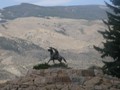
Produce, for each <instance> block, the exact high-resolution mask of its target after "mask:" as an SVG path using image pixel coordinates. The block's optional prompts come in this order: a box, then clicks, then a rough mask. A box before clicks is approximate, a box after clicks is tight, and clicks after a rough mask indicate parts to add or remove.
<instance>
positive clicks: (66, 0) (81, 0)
mask: <svg viewBox="0 0 120 90" xmlns="http://www.w3.org/2000/svg"><path fill="white" fill-rule="evenodd" d="M104 1H107V2H108V1H110V0H0V8H3V7H7V6H12V5H16V4H20V3H23V2H26V3H32V4H37V5H40V6H66V5H67V6H68V5H88V4H98V5H104Z"/></svg>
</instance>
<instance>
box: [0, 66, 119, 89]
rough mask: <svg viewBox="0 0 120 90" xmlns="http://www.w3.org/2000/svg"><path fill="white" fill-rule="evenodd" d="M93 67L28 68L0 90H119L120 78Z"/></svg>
mask: <svg viewBox="0 0 120 90" xmlns="http://www.w3.org/2000/svg"><path fill="white" fill-rule="evenodd" d="M95 72H96V71H95V70H93V69H89V70H75V69H61V68H51V69H44V70H30V71H28V73H27V75H26V76H24V77H21V78H18V79H15V80H13V81H8V82H7V83H4V84H1V85H0V90H120V79H118V78H115V77H110V76H107V75H103V74H102V72H101V71H100V70H99V71H98V72H99V73H97V72H96V73H95Z"/></svg>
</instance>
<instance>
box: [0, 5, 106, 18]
mask: <svg viewBox="0 0 120 90" xmlns="http://www.w3.org/2000/svg"><path fill="white" fill-rule="evenodd" d="M106 10H108V9H107V8H106V6H104V5H77V6H38V5H34V4H29V3H21V4H20V5H14V6H9V7H5V8H3V9H2V10H1V13H2V15H3V17H2V18H3V19H16V18H19V17H31V16H34V17H49V16H51V17H60V18H71V19H86V20H96V19H106V18H107V16H106V14H105V11H106Z"/></svg>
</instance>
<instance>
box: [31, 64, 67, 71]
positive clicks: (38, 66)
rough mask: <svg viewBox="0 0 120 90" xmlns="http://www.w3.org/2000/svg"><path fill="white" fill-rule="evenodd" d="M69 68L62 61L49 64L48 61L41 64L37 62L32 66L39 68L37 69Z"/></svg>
mask: <svg viewBox="0 0 120 90" xmlns="http://www.w3.org/2000/svg"><path fill="white" fill-rule="evenodd" d="M59 67H60V68H67V69H68V68H69V67H68V65H66V64H64V63H58V64H53V65H49V64H48V63H43V64H38V65H35V66H33V69H36V70H39V69H48V68H59Z"/></svg>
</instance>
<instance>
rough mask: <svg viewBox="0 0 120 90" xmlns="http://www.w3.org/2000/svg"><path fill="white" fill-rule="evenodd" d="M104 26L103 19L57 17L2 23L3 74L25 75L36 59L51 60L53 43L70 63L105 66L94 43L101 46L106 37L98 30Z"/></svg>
mask: <svg viewBox="0 0 120 90" xmlns="http://www.w3.org/2000/svg"><path fill="white" fill-rule="evenodd" d="M104 28H105V26H104V24H103V23H102V21H99V20H94V21H88V20H82V19H81V20H75V19H63V18H55V17H54V18H53V17H49V18H48V17H47V18H36V17H29V18H18V19H15V20H9V21H8V22H6V23H0V67H1V69H0V70H1V73H0V76H1V77H3V76H4V78H3V79H11V78H14V77H15V76H21V75H24V73H25V72H26V71H27V70H28V68H32V67H33V65H35V64H36V63H39V62H40V63H42V62H47V61H48V60H49V52H47V49H48V47H50V46H53V47H55V48H57V49H58V50H59V51H60V54H61V55H62V56H64V57H65V58H66V60H67V62H68V65H69V66H70V67H73V68H88V67H89V66H92V65H97V66H102V65H103V63H102V61H101V60H102V59H101V58H100V55H99V54H98V52H97V51H95V50H94V49H93V45H99V46H100V44H101V42H102V41H103V38H102V36H101V35H100V34H99V33H98V30H104ZM8 46H9V47H8ZM51 63H52V62H51ZM3 74H4V75H3ZM1 79H2V78H1Z"/></svg>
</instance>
